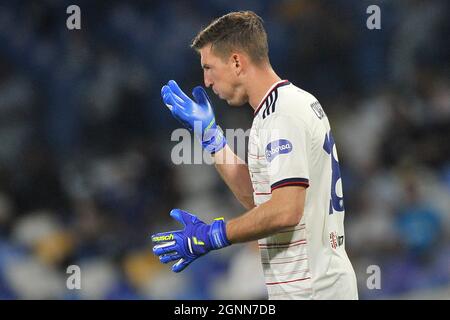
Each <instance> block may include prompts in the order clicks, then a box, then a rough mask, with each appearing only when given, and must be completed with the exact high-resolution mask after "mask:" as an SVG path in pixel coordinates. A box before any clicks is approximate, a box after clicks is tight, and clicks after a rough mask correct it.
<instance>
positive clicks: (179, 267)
mask: <svg viewBox="0 0 450 320" xmlns="http://www.w3.org/2000/svg"><path fill="white" fill-rule="evenodd" d="M192 261H193V260H185V259H184V258H181V259H180V260H178V262H177V263H175V264H174V265H173V266H172V271H173V272H177V273H178V272H181V271H183V270H184V269H185V268H186V267H187V266H188V265H189V264H190V263H191V262H192Z"/></svg>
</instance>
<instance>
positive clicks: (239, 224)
mask: <svg viewBox="0 0 450 320" xmlns="http://www.w3.org/2000/svg"><path fill="white" fill-rule="evenodd" d="M284 189H285V190H284V191H286V192H284V193H283V195H281V196H280V195H278V196H275V197H274V196H272V199H271V200H269V201H267V202H265V203H263V204H261V205H260V206H258V207H255V208H253V209H251V210H250V211H248V212H246V213H245V214H243V215H242V216H240V217H238V218H235V219H232V220H230V221H228V223H227V226H226V235H227V238H228V240H229V241H230V242H231V243H239V242H247V241H253V240H258V239H262V238H265V237H267V236H270V235H272V234H275V233H277V232H280V231H282V230H284V229H286V228H288V227H294V226H296V225H297V224H298V223H299V222H300V220H301V218H302V216H303V206H304V192H305V190H304V189H300V188H298V187H285V188H284ZM287 189H290V190H287ZM293 199H295V201H293Z"/></svg>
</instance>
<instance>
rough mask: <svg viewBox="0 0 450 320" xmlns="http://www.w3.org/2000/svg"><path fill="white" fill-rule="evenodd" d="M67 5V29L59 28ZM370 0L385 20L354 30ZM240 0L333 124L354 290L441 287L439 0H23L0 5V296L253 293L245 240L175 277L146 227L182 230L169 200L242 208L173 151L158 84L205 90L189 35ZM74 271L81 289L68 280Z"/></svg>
mask: <svg viewBox="0 0 450 320" xmlns="http://www.w3.org/2000/svg"><path fill="white" fill-rule="evenodd" d="M71 4H77V5H78V6H79V7H80V8H81V30H68V29H67V28H66V19H67V17H68V16H69V15H68V14H67V13H66V8H67V7H68V6H69V5H71ZM371 4H377V5H379V6H380V8H381V27H382V28H381V30H369V29H367V27H366V19H367V17H368V14H367V13H366V8H367V7H368V6H369V5H371ZM247 9H248V10H254V11H255V12H256V13H258V14H259V15H260V16H261V17H262V18H263V19H264V21H265V26H266V30H267V32H268V36H269V46H270V58H271V61H272V65H273V66H274V68H275V70H276V71H277V72H278V74H279V75H280V76H281V77H282V78H284V79H289V80H290V81H291V82H293V83H294V84H296V85H297V86H299V87H301V88H303V89H305V90H307V91H310V92H311V93H313V94H314V95H315V96H316V97H317V98H318V99H319V101H320V102H321V104H322V106H323V107H324V109H325V111H326V112H327V115H328V117H329V118H330V122H331V126H332V128H333V132H334V136H335V139H336V143H337V146H338V150H339V158H340V163H341V172H342V176H343V186H344V198H345V208H346V220H345V226H346V248H347V251H348V254H349V256H350V259H351V260H352V262H353V265H354V268H355V270H356V272H357V278H358V285H359V290H360V297H361V298H362V299H373V298H389V297H395V296H397V295H401V294H404V293H409V292H415V291H418V290H422V289H424V290H429V289H433V288H439V287H442V286H450V157H449V155H450V143H449V138H450V77H449V75H450V45H449V42H448V35H449V34H450V21H449V20H448V16H449V13H450V5H449V3H448V2H447V1H445V0H433V1H425V0H411V1H366V0H362V1H361V0H351V1H348V0H338V1H332V2H330V1H325V0H320V1H309V0H296V1H294V0H283V1H275V0H271V1H256V0H251V1H245V2H242V1H241V2H239V1H224V0H211V1H200V0H191V1H181V0H179V1H172V0H169V1H151V2H146V3H144V2H130V3H129V2H126V1H87V0H84V1H76V3H73V2H72V1H70V2H69V1H52V0H45V1H39V2H36V1H21V0H19V1H8V2H7V1H0V141H1V143H0V299H260V298H265V297H266V291H265V286H264V279H263V277H262V272H261V266H260V262H259V253H258V249H257V247H256V246H255V245H254V243H249V244H242V245H235V246H232V247H230V248H227V249H225V250H221V251H219V252H212V253H210V254H208V255H206V256H204V257H202V258H201V259H199V260H198V261H196V262H195V263H193V264H192V265H191V266H190V267H189V268H188V269H186V270H185V271H184V272H183V273H182V274H173V273H172V272H171V271H170V267H169V266H165V265H161V264H160V263H159V261H158V260H157V258H156V257H154V256H153V255H152V253H151V241H150V237H149V236H150V235H151V234H152V233H155V232H160V231H168V230H171V229H175V228H178V227H179V226H178V225H177V224H176V223H174V222H173V221H172V220H171V219H170V217H169V212H170V210H171V209H172V208H182V209H184V210H188V211H191V212H193V213H195V214H198V216H199V217H200V218H202V219H204V220H206V221H211V220H212V219H213V218H215V217H218V216H225V217H226V218H232V217H234V216H237V215H238V214H240V213H242V212H244V209H243V208H242V207H240V205H239V204H238V203H237V201H236V200H235V199H234V198H233V196H232V194H231V193H230V191H228V190H227V188H226V186H225V185H224V183H223V182H222V181H221V180H220V177H219V176H218V174H217V173H216V172H215V169H214V168H213V167H212V166H210V165H178V166H175V165H174V164H173V163H172V162H171V158H170V154H171V148H172V147H173V145H174V142H171V141H170V137H171V132H172V131H173V130H174V129H176V128H178V122H176V121H175V120H174V119H173V118H172V117H171V115H170V113H169V112H167V110H166V109H165V107H164V105H163V103H162V101H161V99H160V88H161V86H162V85H163V84H164V83H165V82H167V81H168V80H170V79H176V80H177V82H178V83H179V84H181V86H182V87H183V88H185V89H186V90H189V89H190V88H193V87H194V86H195V85H198V84H202V79H203V78H202V71H201V68H200V62H199V59H198V56H197V54H196V53H195V52H193V51H192V50H191V49H190V48H189V44H190V41H191V40H192V38H193V37H194V36H195V34H196V33H197V32H198V31H199V30H200V29H201V27H203V26H206V25H207V24H208V23H209V22H210V21H211V20H212V19H213V18H215V17H218V16H220V15H223V14H225V13H227V12H229V11H235V10H247ZM211 98H212V100H213V103H214V106H215V110H216V116H217V118H218V122H219V123H220V124H221V126H222V127H224V128H243V129H244V130H246V129H248V128H250V126H251V122H252V110H251V108H250V107H244V108H240V109H239V108H238V109H236V108H234V109H230V108H229V107H227V106H226V104H225V103H224V102H222V101H219V100H218V99H217V98H216V97H214V96H213V95H212V94H211ZM70 265H78V266H79V267H80V269H81V286H82V288H81V290H68V289H67V287H66V280H67V278H68V277H69V274H67V272H66V271H67V268H68V266H70ZM373 265H375V266H379V267H380V270H381V289H379V290H370V289H369V288H368V287H367V283H366V281H367V279H368V277H369V276H370V275H371V274H370V273H368V267H369V266H373ZM447 298H450V297H447Z"/></svg>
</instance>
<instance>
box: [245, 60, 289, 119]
mask: <svg viewBox="0 0 450 320" xmlns="http://www.w3.org/2000/svg"><path fill="white" fill-rule="evenodd" d="M278 81H281V78H280V77H279V76H278V75H277V74H276V73H275V71H273V69H272V68H271V67H270V66H268V67H267V68H263V69H254V70H253V72H252V77H251V79H250V81H249V85H248V88H247V94H248V102H249V104H250V105H251V106H252V108H253V110H255V111H256V108H258V106H259V104H260V103H261V100H262V99H263V98H264V96H265V95H266V93H267V91H269V89H270V88H271V87H272V86H273V85H274V84H275V83H277V82H278Z"/></svg>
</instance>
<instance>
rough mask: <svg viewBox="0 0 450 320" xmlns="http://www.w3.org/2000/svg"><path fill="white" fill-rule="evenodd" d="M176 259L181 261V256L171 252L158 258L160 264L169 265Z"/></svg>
mask: <svg viewBox="0 0 450 320" xmlns="http://www.w3.org/2000/svg"><path fill="white" fill-rule="evenodd" d="M178 259H181V255H180V254H179V253H178V252H173V253H170V254H164V255H161V256H159V260H160V261H161V262H162V263H169V262H171V261H175V260H178Z"/></svg>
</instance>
